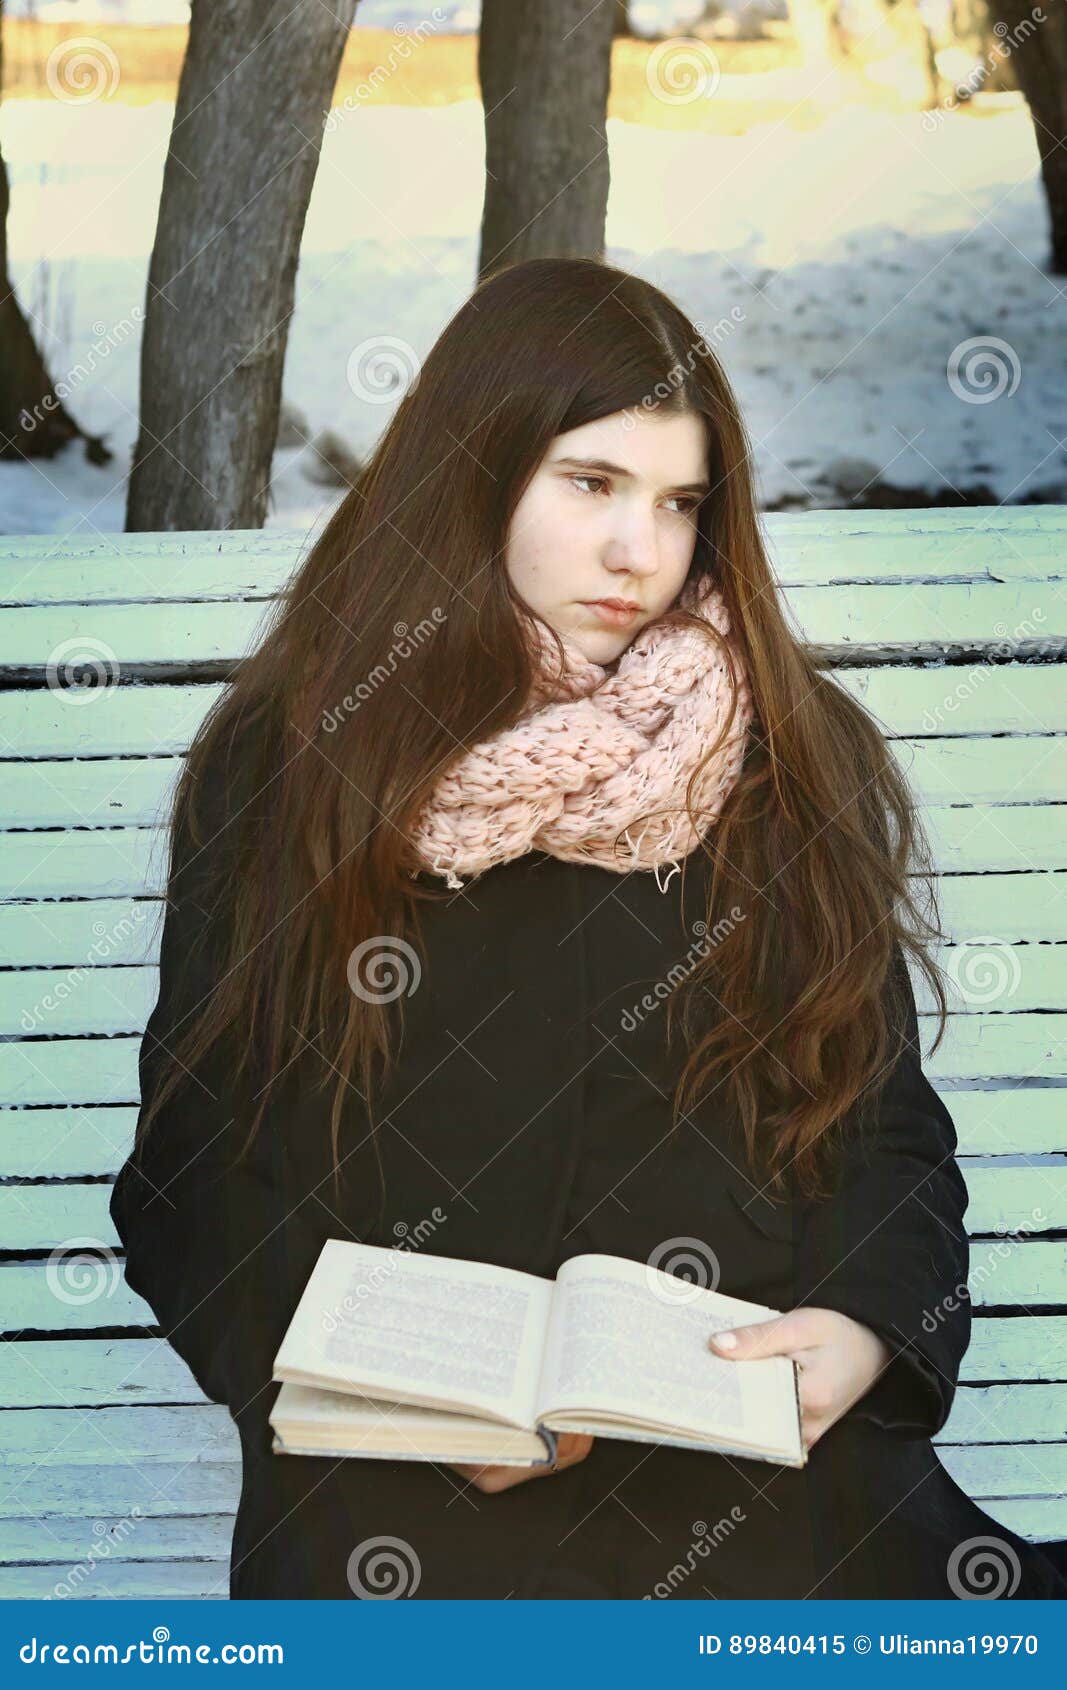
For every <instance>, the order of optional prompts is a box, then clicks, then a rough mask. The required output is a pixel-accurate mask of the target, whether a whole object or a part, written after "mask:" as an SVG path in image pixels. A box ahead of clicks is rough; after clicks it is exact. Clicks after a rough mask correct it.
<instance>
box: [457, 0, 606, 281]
mask: <svg viewBox="0 0 1067 1690" xmlns="http://www.w3.org/2000/svg"><path fill="white" fill-rule="evenodd" d="M614 23H615V8H614V6H613V5H594V6H590V4H589V0H539V3H538V4H537V5H531V6H521V7H518V6H515V5H514V4H513V3H512V0H483V4H482V25H481V32H480V34H479V37H478V75H479V78H480V80H481V88H482V104H483V106H484V108H485V167H486V182H485V203H484V206H483V209H482V241H481V251H480V253H479V258H478V279H479V281H480V280H482V279H483V278H484V277H485V276H487V275H488V274H489V273H490V272H491V271H493V270H497V269H500V268H501V267H502V266H503V265H505V264H514V263H517V262H518V261H519V260H520V259H523V258H545V257H550V256H551V257H590V258H601V257H603V253H604V219H605V214H606V212H607V203H608V184H609V180H610V176H609V167H608V141H607V131H606V128H605V124H606V121H607V110H608V89H609V87H610V85H611V42H612V32H613V29H614Z"/></svg>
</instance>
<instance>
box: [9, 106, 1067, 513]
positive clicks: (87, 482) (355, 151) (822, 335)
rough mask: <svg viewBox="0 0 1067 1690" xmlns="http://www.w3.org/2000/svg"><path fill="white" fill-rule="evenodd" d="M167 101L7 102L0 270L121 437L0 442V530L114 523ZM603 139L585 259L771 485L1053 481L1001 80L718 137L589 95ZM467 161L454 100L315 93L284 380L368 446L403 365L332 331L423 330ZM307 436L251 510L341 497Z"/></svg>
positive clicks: (465, 242) (1019, 121)
mask: <svg viewBox="0 0 1067 1690" xmlns="http://www.w3.org/2000/svg"><path fill="white" fill-rule="evenodd" d="M171 117H172V108H171V107H170V106H169V105H167V104H163V103H156V104H149V105H142V106H135V107H131V106H124V105H122V104H120V103H118V102H116V101H114V100H112V101H110V102H106V103H105V102H103V101H101V102H98V103H95V104H91V105H87V106H82V107H78V106H66V107H63V106H60V105H57V103H56V102H55V101H44V100H41V101H11V102H8V103H7V104H6V106H5V107H4V109H3V112H2V121H3V142H4V150H5V154H6V156H7V158H8V161H9V169H10V172H11V177H12V207H11V214H10V218H9V238H10V245H11V257H12V271H13V277H14V281H15V284H16V287H17V289H18V292H19V297H20V299H21V301H22V303H23V306H24V308H28V309H31V310H33V311H34V313H35V317H36V318H37V320H38V324H39V325H46V326H47V329H48V330H49V331H50V333H49V334H45V333H44V330H43V328H39V332H40V333H41V335H42V338H44V340H45V344H46V349H47V352H48V357H49V363H50V367H51V369H52V373H53V376H54V377H55V378H56V379H57V380H61V379H63V378H64V377H65V376H68V373H69V372H71V371H72V370H73V369H74V367H75V366H76V365H77V364H78V363H79V362H82V363H83V364H84V363H85V362H86V361H89V362H91V363H94V364H95V367H94V368H93V369H91V370H90V372H89V373H88V374H86V375H85V376H84V378H81V377H78V376H77V375H74V376H72V377H70V380H71V393H70V397H69V401H68V402H69V406H70V408H71V409H72V410H73V411H74V413H75V415H76V416H77V417H78V419H79V420H80V421H81V423H82V424H83V426H85V427H86V428H87V429H89V430H91V431H93V432H104V433H106V435H107V437H108V441H109V444H110V445H111V446H112V447H113V448H114V449H115V451H116V457H115V459H114V461H113V462H112V463H111V464H110V465H108V466H105V467H103V468H100V467H94V466H92V465H90V464H88V463H86V461H85V459H84V454H83V451H82V448H81V447H80V445H74V446H73V447H71V448H69V449H67V450H66V451H65V452H63V453H62V454H60V455H59V456H58V457H56V458H54V459H52V460H46V461H42V462H39V463H16V464H3V465H0V530H2V531H4V532H8V533H35V532H36V533H46V532H50V533H70V532H74V531H78V530H86V531H92V530H93V529H98V530H102V531H104V532H114V531H119V530H121V529H122V527H123V521H124V506H125V495H124V487H123V480H124V476H125V473H126V468H127V466H128V463H129V457H130V453H131V450H132V447H133V444H134V440H135V435H136V426H135V412H136V404H137V384H138V360H139V330H138V325H137V317H138V314H139V312H140V311H141V310H142V309H143V307H144V299H145V278H146V273H147V265H148V255H149V250H150V246H151V242H152V238H153V235H154V229H155V219H156V211H157V207H158V199H159V190H160V182H161V176H162V166H163V159H164V155H165V151H166V144H167V136H168V132H169V128H170V123H171ZM608 137H609V145H610V151H611V167H612V188H611V198H610V202H609V208H608V222H607V246H608V249H607V253H606V258H607V261H608V262H609V263H615V264H619V265H621V266H622V267H624V268H627V269H630V270H634V271H636V272H638V273H640V274H642V275H645V276H647V277H649V279H650V280H652V281H654V282H655V283H656V284H657V285H658V286H660V287H662V288H663V289H665V291H667V292H668V293H670V294H671V295H672V296H674V297H675V298H676V299H677V300H678V301H679V303H680V304H681V305H682V307H683V308H684V309H685V310H687V311H688V312H689V314H690V315H691V317H692V318H693V319H694V320H695V322H696V323H697V325H698V328H699V329H700V330H701V331H702V332H704V333H705V334H706V335H707V336H708V338H709V339H710V340H711V341H712V344H713V345H715V348H716V350H717V353H718V355H719V357H720V359H721V360H722V362H723V364H724V366H725V368H726V371H727V374H728V375H729V377H730V379H731V380H732V382H733V383H734V385H735V388H736V390H737V393H738V396H739V399H740V402H741V406H742V410H743V412H744V414H745V417H746V419H747V422H748V425H749V430H750V433H751V435H752V438H753V443H754V450H755V457H756V462H757V467H758V476H759V483H760V490H761V496H762V499H763V501H764V504H765V505H767V506H775V505H778V504H780V503H781V502H782V501H783V500H791V501H796V502H797V503H798V504H801V505H827V504H840V503H841V502H842V499H841V497H840V495H839V493H837V492H836V491H835V488H834V487H833V486H828V484H827V480H826V476H825V472H826V469H827V466H828V465H829V464H831V463H832V462H833V461H834V460H840V459H842V458H848V459H850V460H857V459H858V460H861V461H860V462H859V463H856V462H852V463H851V464H850V465H849V466H846V467H847V470H848V477H849V479H850V482H851V484H852V485H853V487H854V489H855V490H859V489H860V488H861V487H862V486H863V484H864V483H865V481H866V480H867V479H868V478H869V477H868V473H867V472H868V471H869V472H870V475H876V474H881V476H882V477H883V479H884V480H886V481H888V482H890V483H892V484H893V485H895V486H901V487H915V486H920V487H925V488H926V489H928V490H929V492H930V493H931V494H932V495H934V496H935V497H936V496H937V495H938V494H939V493H941V492H942V491H947V490H948V489H949V488H950V487H973V486H974V485H975V484H976V483H984V484H985V485H987V486H988V487H989V488H990V489H991V490H992V495H993V497H995V498H996V499H998V500H1001V499H1003V500H1009V501H1013V502H1014V501H1018V500H1020V499H1022V498H1025V497H1026V496H1027V494H1028V493H1032V492H1034V491H1035V490H1043V491H1045V492H1046V494H1047V491H1048V489H1049V488H1050V487H1055V486H1056V485H1058V486H1059V487H1060V488H1061V489H1062V488H1063V487H1064V485H1065V484H1067V467H1065V466H1067V454H1065V450H1064V447H1063V446H1062V445H1060V444H1059V442H1060V441H1062V440H1063V438H1064V436H1065V435H1067V381H1065V375H1067V371H1065V364H1067V336H1065V335H1064V334H1063V321H1064V310H1065V303H1064V289H1063V287H1062V286H1061V285H1060V283H1061V281H1062V280H1063V279H1062V278H1059V279H1058V278H1055V277H1052V276H1050V275H1048V274H1047V273H1046V272H1045V271H1044V269H1043V268H1042V266H1043V263H1044V259H1045V254H1046V248H1047V214H1046V210H1045V205H1044V201H1043V197H1042V194H1041V191H1040V185H1039V180H1038V161H1037V153H1036V147H1035V144H1034V138H1033V130H1032V125H1031V123H1030V120H1029V117H1028V115H1027V113H1026V110H1025V108H1024V107H1022V106H1021V104H1018V103H1014V104H1013V103H1011V102H1008V104H1007V106H1006V109H1003V110H1000V111H997V112H995V113H993V114H992V115H989V116H986V117H983V118H980V119H978V118H974V117H971V116H968V115H964V114H962V113H954V112H953V113H947V114H945V115H944V116H943V119H942V120H941V121H937V122H934V123H931V122H930V121H929V118H928V119H927V121H926V123H924V121H923V117H922V114H919V113H915V114H887V113H885V112H874V111H872V110H870V109H867V108H862V107H851V108H847V109H842V110H838V111H837V112H835V113H833V114H831V115H830V116H829V117H828V118H827V120H826V122H825V123H824V124H823V126H822V127H820V128H817V129H811V130H804V131H798V130H795V129H792V128H789V127H787V126H785V125H782V124H777V125H775V124H767V125H762V126H760V127H758V128H755V129H753V130H751V131H750V132H749V133H748V134H746V135H744V136H737V137H727V136H718V135H697V134H693V133H691V132H689V133H681V132H679V131H668V130H656V129H650V128H646V127H638V126H635V125H632V124H627V123H623V122H620V121H618V120H615V119H612V120H611V121H609V124H608ZM483 160H484V152H483V137H482V113H481V108H480V106H479V105H478V104H477V103H475V102H469V103H465V104H461V105H451V106H447V107H441V108H436V109H434V110H432V111H428V110H427V111H424V110H420V109H416V108H410V107H389V106H378V105H374V106H367V107H365V108H364V107H360V108H357V109H356V110H354V111H350V112H344V111H338V112H337V113H336V114H335V122H334V124H333V125H332V127H331V129H330V131H329V132H328V133H327V135H326V138H325V143H324V149H323V157H322V162H321V165H320V168H319V172H318V177H317V180H316V184H315V190H314V194H313V197H312V202H311V206H310V208H309V213H308V220H307V226H306V230H305V237H304V242H303V248H302V254H301V263H300V270H299V275H298V283H297V306H296V313H295V317H294V321H293V324H292V328H291V333H290V338H289V348H288V355H287V361H286V374H285V395H286V398H287V399H288V400H290V401H291V402H293V403H294V404H295V405H297V406H298V407H299V408H300V409H301V410H302V411H303V412H304V413H305V415H306V417H307V419H308V423H309V432H310V434H312V435H314V434H316V433H318V432H319V431H320V430H322V429H326V428H330V429H333V430H336V431H337V432H338V433H340V434H341V435H342V436H343V437H344V438H345V439H347V441H348V442H349V444H350V445H351V446H352V448H353V449H354V450H355V451H356V453H357V454H361V455H362V454H365V453H366V452H367V451H369V450H370V449H371V448H372V446H373V444H374V442H375V440H376V439H377V437H378V435H379V434H380V433H381V431H382V429H383V428H384V426H385V423H386V421H387V419H388V416H389V414H390V413H391V408H392V405H393V404H394V403H395V402H396V401H397V400H398V399H399V390H397V391H396V392H395V393H394V394H393V395H391V396H388V403H383V402H381V397H382V396H381V395H377V396H374V395H368V394H363V395H361V394H360V393H359V392H358V391H354V389H353V386H350V385H349V380H348V377H347V374H346V372H347V371H348V369H349V364H350V359H351V358H352V355H353V352H354V349H355V348H357V347H358V346H360V345H361V344H362V343H363V342H364V341H366V340H368V339H369V338H371V337H378V336H381V337H391V338H392V339H393V340H395V341H399V342H400V343H401V361H403V360H404V359H406V358H409V357H410V358H414V359H418V358H420V357H421V356H422V355H423V354H424V353H425V352H426V351H427V349H428V348H429V347H430V346H431V345H432V343H433V341H434V339H435V338H436V336H437V334H438V333H439V332H440V330H441V328H442V327H443V326H444V324H445V322H446V321H447V320H448V318H449V317H450V316H451V315H452V314H453V312H454V311H455V310H456V309H457V308H458V306H459V305H460V304H461V303H462V301H463V300H464V299H465V298H466V297H467V295H468V294H469V292H470V290H471V288H472V287H473V285H474V272H475V264H476V256H477V241H478V224H479V218H480V213H481V204H482V184H483ZM716 324H719V325H720V329H719V332H718V334H716V333H715V332H713V331H714V326H715V325H716ZM989 337H994V346H993V352H992V356H993V358H994V360H995V361H996V362H998V363H999V364H1001V365H1003V367H1004V369H1005V382H1006V385H1005V386H1004V391H1003V392H1002V393H1001V394H1000V395H999V397H996V398H994V399H992V400H990V392H991V391H992V390H988V389H987V390H983V389H982V388H981V386H980V385H977V384H978V383H980V381H981V379H982V378H981V372H980V370H976V371H975V372H974V376H973V384H972V385H973V391H966V390H965V396H964V397H961V394H960V382H959V381H958V380H955V379H954V380H953V381H951V382H950V380H949V375H948V366H949V361H950V359H951V357H952V355H953V352H954V350H955V349H956V348H958V347H959V346H960V345H961V343H963V342H965V341H968V340H972V339H976V338H977V339H980V340H983V339H984V340H988V339H989ZM94 339H95V347H94ZM407 348H410V353H408V352H407V350H406V349H407ZM1016 373H1017V378H1018V379H1017V381H1016V380H1015V379H1014V378H1015V376H1016ZM1009 378H1010V379H1009ZM356 387H357V388H358V383H357V384H356ZM987 401H988V402H987ZM308 458H309V448H307V447H301V448H291V449H286V450H284V451H279V452H278V454H277V455H276V459H275V472H276V473H275V480H274V485H273V506H272V509H271V512H270V516H269V518H268V526H271V527H285V528H294V527H295V528H307V527H308V526H310V525H312V524H315V523H317V522H319V521H321V520H322V519H323V518H324V516H325V515H326V514H328V511H329V510H330V509H331V508H332V507H333V505H334V504H335V503H336V500H337V499H338V498H339V497H340V494H339V493H338V492H335V491H334V490H332V489H328V488H327V489H323V488H322V487H320V486H317V485H316V484H314V483H313V482H312V481H310V480H309V479H308V477H307V475H306V474H305V469H306V467H307V463H308ZM843 478H844V471H843V472H842V479H843ZM1065 496H1067V495H1064V494H1063V492H1062V491H1061V493H1060V497H1061V498H1063V497H1065ZM923 502H933V501H932V500H930V501H923Z"/></svg>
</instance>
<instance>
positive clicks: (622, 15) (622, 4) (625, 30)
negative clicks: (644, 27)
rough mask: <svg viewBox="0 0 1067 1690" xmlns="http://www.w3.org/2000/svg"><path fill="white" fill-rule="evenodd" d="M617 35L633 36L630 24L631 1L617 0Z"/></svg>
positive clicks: (615, 29)
mask: <svg viewBox="0 0 1067 1690" xmlns="http://www.w3.org/2000/svg"><path fill="white" fill-rule="evenodd" d="M612 33H613V34H615V35H632V34H633V28H632V26H631V23H630V0H615V28H614V30H613V32H612Z"/></svg>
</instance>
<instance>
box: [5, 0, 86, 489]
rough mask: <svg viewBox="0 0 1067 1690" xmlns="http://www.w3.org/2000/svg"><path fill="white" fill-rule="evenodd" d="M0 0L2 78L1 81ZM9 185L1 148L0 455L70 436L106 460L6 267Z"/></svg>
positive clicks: (35, 451)
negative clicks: (60, 383)
mask: <svg viewBox="0 0 1067 1690" xmlns="http://www.w3.org/2000/svg"><path fill="white" fill-rule="evenodd" d="M3 10H4V8H3V0H0V83H2V82H3ZM9 201H10V189H9V186H8V179H7V164H6V163H5V161H4V157H3V154H2V153H0V458H53V457H55V454H56V453H57V452H58V451H59V450H60V448H61V447H63V446H65V445H66V444H67V442H68V441H69V440H84V441H85V442H86V446H85V455H86V457H88V458H89V459H90V460H91V461H92V462H93V463H97V464H106V463H107V462H108V461H109V460H110V458H111V456H112V454H111V453H110V452H109V451H108V449H107V447H106V446H105V445H104V443H103V441H102V440H101V439H99V438H98V436H96V435H88V434H86V433H85V431H84V429H82V428H79V426H78V424H77V423H76V422H75V421H74V418H73V417H72V416H71V414H70V412H69V411H68V410H67V408H66V406H65V405H64V404H63V401H62V400H61V399H60V397H59V395H58V394H57V393H56V390H55V387H54V385H53V383H52V378H51V376H50V375H49V374H48V370H47V369H46V367H45V362H44V359H43V358H42V356H41V354H40V352H39V351H38V349H37V342H36V341H35V340H34V338H33V335H32V333H31V331H30V325H29V324H28V323H27V321H26V319H25V317H24V316H23V314H22V311H21V309H20V308H19V302H18V300H17V299H16V298H15V290H14V288H13V287H12V285H11V279H10V277H9V276H8V273H7V212H8V205H9Z"/></svg>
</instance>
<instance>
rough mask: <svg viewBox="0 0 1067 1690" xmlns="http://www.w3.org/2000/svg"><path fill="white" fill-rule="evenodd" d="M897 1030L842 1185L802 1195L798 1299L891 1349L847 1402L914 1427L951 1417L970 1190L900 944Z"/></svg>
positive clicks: (909, 1430) (868, 1414) (917, 1431)
mask: <svg viewBox="0 0 1067 1690" xmlns="http://www.w3.org/2000/svg"><path fill="white" fill-rule="evenodd" d="M894 968H895V969H896V970H897V972H898V974H899V975H900V976H902V984H903V986H904V988H905V1001H906V1009H907V1017H906V1029H907V1031H906V1039H907V1042H906V1044H905V1047H904V1049H903V1052H902V1054H901V1055H900V1057H899V1058H898V1059H897V1061H896V1063H895V1065H894V1067H893V1069H892V1071H891V1073H890V1075H889V1077H888V1079H887V1081H886V1083H885V1085H884V1087H883V1088H882V1092H881V1095H880V1098H879V1102H878V1107H877V1120H876V1123H875V1126H874V1128H873V1130H871V1129H870V1128H869V1129H868V1130H867V1132H865V1133H864V1135H863V1136H862V1138H860V1137H858V1136H857V1137H856V1138H854V1139H853V1140H852V1141H850V1143H849V1145H848V1148H847V1151H846V1153H845V1155H844V1158H843V1167H842V1175H841V1180H840V1184H839V1186H838V1189H837V1190H836V1192H835V1193H834V1195H833V1196H831V1197H830V1198H828V1199H826V1200H825V1201H823V1202H821V1203H813V1202H810V1201H806V1202H802V1203H801V1205H800V1217H801V1218H800V1226H799V1237H798V1252H797V1293H798V1295H797V1301H798V1303H805V1304H810V1305H811V1306H812V1307H816V1308H830V1309H836V1310H838V1311H839V1312H840V1313H841V1314H847V1315H851V1316H852V1318H853V1319H854V1320H858V1321H861V1322H862V1323H863V1324H864V1325H866V1326H869V1327H870V1328H871V1329H872V1330H873V1331H875V1332H877V1333H878V1335H879V1336H880V1337H881V1338H884V1339H885V1341H886V1343H887V1344H888V1345H889V1348H890V1350H891V1352H892V1359H891V1361H890V1362H889V1365H888V1366H887V1368H886V1369H885V1370H884V1372H883V1373H882V1374H880V1375H879V1377H878V1379H876V1381H875V1383H874V1385H873V1386H872V1387H871V1389H870V1391H868V1392H867V1393H866V1394H865V1395H864V1396H863V1397H862V1398H860V1399H859V1400H858V1401H857V1402H856V1403H855V1404H854V1405H853V1407H852V1409H851V1410H849V1412H850V1413H851V1414H855V1415H858V1416H860V1417H862V1418H865V1419H870V1420H874V1421H876V1422H877V1423H878V1424H879V1425H881V1426H884V1427H887V1428H891V1429H893V1430H897V1431H900V1432H902V1433H905V1434H907V1435H910V1436H913V1437H919V1436H926V1437H930V1436H932V1435H933V1434H934V1433H935V1432H937V1431H939V1430H940V1429H941V1427H942V1426H943V1425H944V1423H945V1421H946V1420H947V1418H948V1415H949V1410H950V1409H951V1407H952V1401H953V1397H954V1395H955V1390H956V1382H957V1379H958V1375H959V1368H960V1363H961V1361H962V1359H963V1356H964V1353H965V1352H966V1349H967V1344H968V1341H969V1338H970V1327H971V1313H970V1302H969V1298H968V1291H967V1274H968V1243H967V1233H966V1229H965V1226H964V1214H965V1211H966V1208H967V1188H966V1186H965V1184H964V1180H963V1176H962V1174H961V1172H960V1169H959V1167H958V1165H957V1162H956V1159H955V1152H956V1132H955V1128H954V1125H953V1122H952V1117H951V1116H950V1114H949V1112H948V1110H947V1109H946V1107H945V1105H944V1103H943V1102H942V1101H941V1099H940V1098H939V1097H938V1095H937V1093H936V1092H935V1090H934V1088H933V1086H932V1085H931V1084H930V1082H929V1080H928V1079H927V1078H926V1076H925V1074H924V1073H923V1071H922V1065H921V1049H920V1044H919V1029H918V1018H917V1015H916V1010H915V998H914V994H913V991H912V987H911V982H910V979H909V977H908V970H907V965H906V963H905V962H904V958H903V954H902V952H901V950H900V947H899V946H897V947H896V954H895V958H894Z"/></svg>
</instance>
